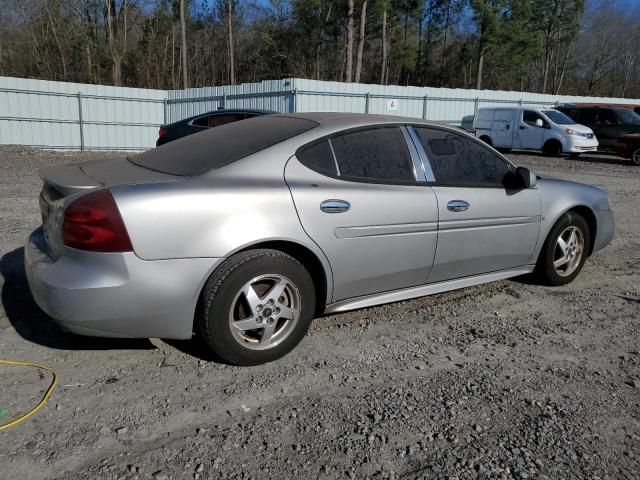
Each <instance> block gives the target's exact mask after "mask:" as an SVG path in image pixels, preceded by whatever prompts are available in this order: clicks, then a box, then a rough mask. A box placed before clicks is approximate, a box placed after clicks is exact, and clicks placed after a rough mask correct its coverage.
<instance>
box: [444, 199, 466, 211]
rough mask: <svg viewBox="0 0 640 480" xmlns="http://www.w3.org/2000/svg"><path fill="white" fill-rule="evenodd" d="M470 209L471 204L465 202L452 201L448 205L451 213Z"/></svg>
mask: <svg viewBox="0 0 640 480" xmlns="http://www.w3.org/2000/svg"><path fill="white" fill-rule="evenodd" d="M467 208H469V204H468V203H467V202H465V201H464V200H451V201H450V202H449V203H447V210H449V211H450V212H464V211H465V210H466V209H467Z"/></svg>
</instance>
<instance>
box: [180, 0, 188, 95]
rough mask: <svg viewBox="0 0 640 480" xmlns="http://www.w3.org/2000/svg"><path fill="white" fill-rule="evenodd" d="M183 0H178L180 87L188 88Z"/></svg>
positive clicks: (185, 24) (185, 21)
mask: <svg viewBox="0 0 640 480" xmlns="http://www.w3.org/2000/svg"><path fill="white" fill-rule="evenodd" d="M184 4H185V0H180V39H181V43H180V58H181V59H182V88H184V89H187V88H189V69H188V63H187V20H186V17H185V13H184V10H185V8H184Z"/></svg>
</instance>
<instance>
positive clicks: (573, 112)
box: [556, 105, 640, 163]
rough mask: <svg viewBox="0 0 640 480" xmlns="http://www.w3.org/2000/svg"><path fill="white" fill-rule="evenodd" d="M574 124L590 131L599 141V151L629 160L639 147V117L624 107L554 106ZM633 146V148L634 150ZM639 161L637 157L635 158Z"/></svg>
mask: <svg viewBox="0 0 640 480" xmlns="http://www.w3.org/2000/svg"><path fill="white" fill-rule="evenodd" d="M556 110H560V111H561V112H562V113H564V114H565V115H568V116H569V117H571V118H572V119H573V120H574V121H575V122H576V123H580V124H582V125H586V126H587V127H589V128H591V130H593V132H594V133H595V134H596V137H597V138H598V142H599V144H600V146H599V149H600V150H605V151H609V152H613V153H617V154H618V155H621V156H623V157H626V158H631V159H632V160H633V161H634V163H637V162H636V160H635V159H634V152H635V150H637V149H639V148H640V115H638V114H637V113H635V112H634V111H633V110H630V109H629V108H624V107H615V106H612V107H580V106H571V105H565V106H561V107H556ZM634 146H635V148H634ZM638 160H639V162H640V156H639V157H638Z"/></svg>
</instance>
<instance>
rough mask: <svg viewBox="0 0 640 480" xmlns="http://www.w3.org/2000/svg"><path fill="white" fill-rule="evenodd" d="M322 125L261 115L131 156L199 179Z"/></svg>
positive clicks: (150, 165)
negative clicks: (204, 174)
mask: <svg viewBox="0 0 640 480" xmlns="http://www.w3.org/2000/svg"><path fill="white" fill-rule="evenodd" d="M316 126H318V124H317V123H316V122H314V121H312V120H307V119H303V118H296V117H286V116H279V115H268V116H260V117H256V118H250V119H247V120H243V121H242V122H233V123H229V124H227V125H222V126H220V127H217V128H211V129H208V130H205V131H203V132H199V133H197V134H195V135H189V136H188V137H184V138H180V139H178V140H175V141H173V142H170V143H167V144H165V145H162V146H161V147H158V148H154V149H152V150H147V151H146V152H143V153H140V154H138V155H134V156H131V157H129V161H131V162H132V163H135V164H136V165H139V166H141V167H144V168H148V169H150V170H155V171H157V172H162V173H168V174H170V175H182V176H196V175H202V174H203V173H206V172H208V171H209V170H212V169H215V168H220V167H224V166H225V165H228V164H230V163H233V162H235V161H237V160H240V159H241V158H244V157H247V156H249V155H252V154H254V153H257V152H259V151H261V150H264V149H265V148H268V147H271V146H273V145H276V144H278V143H280V142H283V141H285V140H288V139H290V138H293V137H295V136H296V135H300V134H301V133H304V132H306V131H308V130H311V129H312V128H315V127H316Z"/></svg>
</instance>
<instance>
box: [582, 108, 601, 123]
mask: <svg viewBox="0 0 640 480" xmlns="http://www.w3.org/2000/svg"><path fill="white" fill-rule="evenodd" d="M578 112H579V115H578V122H579V123H584V124H585V125H594V124H595V123H596V118H597V116H598V111H597V110H596V109H595V108H585V109H584V110H578Z"/></svg>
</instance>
